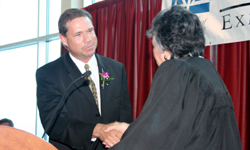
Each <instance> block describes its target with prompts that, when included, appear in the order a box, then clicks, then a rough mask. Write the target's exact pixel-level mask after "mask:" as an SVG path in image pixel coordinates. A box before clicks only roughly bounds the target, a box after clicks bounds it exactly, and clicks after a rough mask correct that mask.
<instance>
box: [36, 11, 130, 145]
mask: <svg viewBox="0 0 250 150" xmlns="http://www.w3.org/2000/svg"><path fill="white" fill-rule="evenodd" d="M58 26H59V38H60V39H61V41H62V43H63V45H64V46H65V47H66V48H67V49H68V52H66V54H64V55H62V56H61V57H60V58H59V59H57V60H55V61H53V62H51V63H48V64H46V65H44V66H43V67H41V68H39V69H38V70H37V72H36V80H37V104H38V109H39V113H40V118H41V122H42V125H43V127H44V129H45V132H46V133H47V134H48V135H49V138H50V140H49V142H50V143H52V144H53V145H54V146H55V147H57V148H58V149H59V150H71V149H93V150H102V149H105V146H104V145H103V144H102V142H111V143H112V142H113V143H116V142H117V140H119V139H120V137H121V133H119V132H118V131H115V130H113V131H111V132H107V133H106V132H104V130H105V129H106V127H107V126H108V125H105V124H108V123H111V122H114V121H119V122H127V123H130V122H132V111H131V104H130V99H129V94H128V86H127V76H126V71H125V67H124V65H123V64H122V63H119V62H117V61H115V60H112V59H110V58H106V57H103V56H100V55H98V54H96V53H95V51H96V47H97V38H96V35H95V31H94V27H93V24H92V17H91V15H90V14H89V13H88V12H87V11H85V10H83V9H68V10H66V11H65V12H64V13H63V14H62V15H61V16H60V19H59V22H58ZM86 65H87V67H86ZM86 70H90V71H91V75H90V78H87V79H85V78H82V79H78V78H79V77H80V76H81V75H82V74H83V73H85V72H86ZM103 71H105V72H108V73H109V76H104V78H106V79H111V78H113V80H111V81H106V82H103V81H102V80H101V77H100V73H102V72H103ZM90 86H91V87H90ZM57 107H58V108H57Z"/></svg>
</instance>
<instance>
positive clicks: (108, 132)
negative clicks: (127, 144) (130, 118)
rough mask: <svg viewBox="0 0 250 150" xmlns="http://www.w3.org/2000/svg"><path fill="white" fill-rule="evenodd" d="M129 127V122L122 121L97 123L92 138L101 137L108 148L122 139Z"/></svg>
mask: <svg viewBox="0 0 250 150" xmlns="http://www.w3.org/2000/svg"><path fill="white" fill-rule="evenodd" d="M128 127H129V124H128V123H122V122H113V123H110V124H97V125H96V126H95V128H94V131H93V135H92V138H99V139H100V140H101V141H102V143H103V144H104V145H105V147H106V148H110V147H112V146H114V145H115V144H117V143H118V142H119V141H120V140H121V137H122V135H123V133H124V132H125V131H126V130H127V128H128Z"/></svg>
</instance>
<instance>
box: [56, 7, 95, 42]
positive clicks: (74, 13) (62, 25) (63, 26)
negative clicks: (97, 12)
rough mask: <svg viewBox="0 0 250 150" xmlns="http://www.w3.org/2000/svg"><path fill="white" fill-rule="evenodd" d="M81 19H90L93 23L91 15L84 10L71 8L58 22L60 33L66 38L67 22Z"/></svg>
mask: <svg viewBox="0 0 250 150" xmlns="http://www.w3.org/2000/svg"><path fill="white" fill-rule="evenodd" d="M79 17H88V18H89V19H90V20H91V21H92V16H91V14H90V13H89V12H88V11H86V10H84V9H78V8H71V9H67V10H65V11H64V12H63V13H62V14H61V16H60V18H59V21H58V29H59V33H61V34H62V35H63V36H65V37H66V33H67V31H68V28H67V22H68V21H71V20H73V19H75V18H79Z"/></svg>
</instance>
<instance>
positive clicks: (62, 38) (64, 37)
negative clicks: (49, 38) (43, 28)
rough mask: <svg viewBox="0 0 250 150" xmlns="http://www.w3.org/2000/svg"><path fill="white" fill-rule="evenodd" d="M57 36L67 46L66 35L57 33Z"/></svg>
mask: <svg viewBox="0 0 250 150" xmlns="http://www.w3.org/2000/svg"><path fill="white" fill-rule="evenodd" d="M59 38H60V40H61V41H62V43H63V45H64V46H67V47H68V42H67V37H66V36H64V35H62V34H61V33H59Z"/></svg>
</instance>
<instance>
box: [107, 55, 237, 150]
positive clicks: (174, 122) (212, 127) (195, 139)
mask: <svg viewBox="0 0 250 150" xmlns="http://www.w3.org/2000/svg"><path fill="white" fill-rule="evenodd" d="M163 149H166V150H183V149H185V150H240V149H241V142H240V136H239V131H238V127H237V122H236V118H235V114H234V108H233V103H232V100H231V97H230V94H229V92H228V90H227V88H226V86H225V84H224V82H223V81H222V79H221V78H220V75H219V74H218V72H217V71H216V70H215V68H214V66H213V64H212V63H211V62H210V61H208V60H206V59H203V58H199V57H186V58H181V59H173V60H168V61H165V62H164V63H162V64H161V65H160V67H159V68H158V69H157V71H156V73H155V75H154V79H153V82H152V85H151V90H150V93H149V96H148V98H147V101H146V103H145V105H144V107H143V110H142V112H141V114H140V116H139V117H138V118H137V119H136V120H135V121H134V122H133V123H131V125H130V126H129V128H128V129H127V130H126V132H125V133H124V135H123V137H122V139H121V141H120V142H119V143H118V144H116V145H115V146H114V147H112V148H110V150H163Z"/></svg>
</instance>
